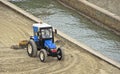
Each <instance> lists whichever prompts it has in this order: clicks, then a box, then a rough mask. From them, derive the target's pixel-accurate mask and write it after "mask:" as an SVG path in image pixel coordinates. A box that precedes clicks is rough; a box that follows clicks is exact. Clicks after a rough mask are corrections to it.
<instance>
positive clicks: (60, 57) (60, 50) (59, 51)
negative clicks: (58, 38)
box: [57, 48, 64, 60]
mask: <svg viewBox="0 0 120 74" xmlns="http://www.w3.org/2000/svg"><path fill="white" fill-rule="evenodd" d="M57 59H58V60H64V52H63V50H62V49H61V48H58V50H57Z"/></svg>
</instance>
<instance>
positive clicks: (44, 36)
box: [41, 28, 52, 38]
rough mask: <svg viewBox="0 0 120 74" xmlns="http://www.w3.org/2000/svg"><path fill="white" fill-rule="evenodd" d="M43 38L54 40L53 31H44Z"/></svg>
mask: <svg viewBox="0 0 120 74" xmlns="http://www.w3.org/2000/svg"><path fill="white" fill-rule="evenodd" d="M41 32H42V38H52V29H51V28H50V29H42V30H41Z"/></svg>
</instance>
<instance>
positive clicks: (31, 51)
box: [27, 39, 37, 57]
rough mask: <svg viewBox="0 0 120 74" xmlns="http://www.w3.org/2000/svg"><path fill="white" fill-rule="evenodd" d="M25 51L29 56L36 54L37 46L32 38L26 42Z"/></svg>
mask: <svg viewBox="0 0 120 74" xmlns="http://www.w3.org/2000/svg"><path fill="white" fill-rule="evenodd" d="M27 53H28V55H29V56H30V57H36V56H37V46H36V44H35V42H34V41H33V40H32V39H31V40H30V41H29V42H28V45H27Z"/></svg>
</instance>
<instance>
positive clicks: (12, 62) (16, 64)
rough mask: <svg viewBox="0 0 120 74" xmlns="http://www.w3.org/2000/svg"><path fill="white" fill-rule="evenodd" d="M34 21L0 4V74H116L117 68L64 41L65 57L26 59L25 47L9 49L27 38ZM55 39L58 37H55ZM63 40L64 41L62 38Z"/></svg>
mask: <svg viewBox="0 0 120 74" xmlns="http://www.w3.org/2000/svg"><path fill="white" fill-rule="evenodd" d="M33 23H34V22H33V21H31V20H30V19H28V18H26V17H24V16H23V15H21V14H19V13H17V12H15V11H13V10H11V9H10V8H8V7H6V6H4V5H2V4H0V74H48V73H50V74H54V73H55V74H119V73H120V70H119V69H118V68H116V67H114V66H112V65H110V64H108V63H106V62H105V61H103V60H101V59H98V58H97V57H95V56H93V55H91V54H88V52H86V51H83V50H81V48H78V47H75V46H72V45H71V44H69V43H67V42H65V44H64V50H65V60H64V61H57V59H56V58H51V57H49V58H48V61H47V62H46V63H42V62H40V60H39V58H38V57H36V58H30V57H29V56H28V55H27V52H26V50H25V49H19V50H14V49H10V46H11V45H13V44H18V42H19V41H20V40H23V39H29V36H30V35H32V24H33ZM56 39H59V38H57V37H56ZM63 42H64V41H63Z"/></svg>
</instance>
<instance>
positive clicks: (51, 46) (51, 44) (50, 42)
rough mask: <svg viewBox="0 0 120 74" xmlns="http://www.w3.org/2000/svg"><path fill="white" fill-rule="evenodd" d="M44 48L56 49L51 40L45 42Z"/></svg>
mask: <svg viewBox="0 0 120 74" xmlns="http://www.w3.org/2000/svg"><path fill="white" fill-rule="evenodd" d="M44 46H45V47H48V48H49V49H56V45H55V44H54V43H53V42H52V40H45V42H44Z"/></svg>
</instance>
